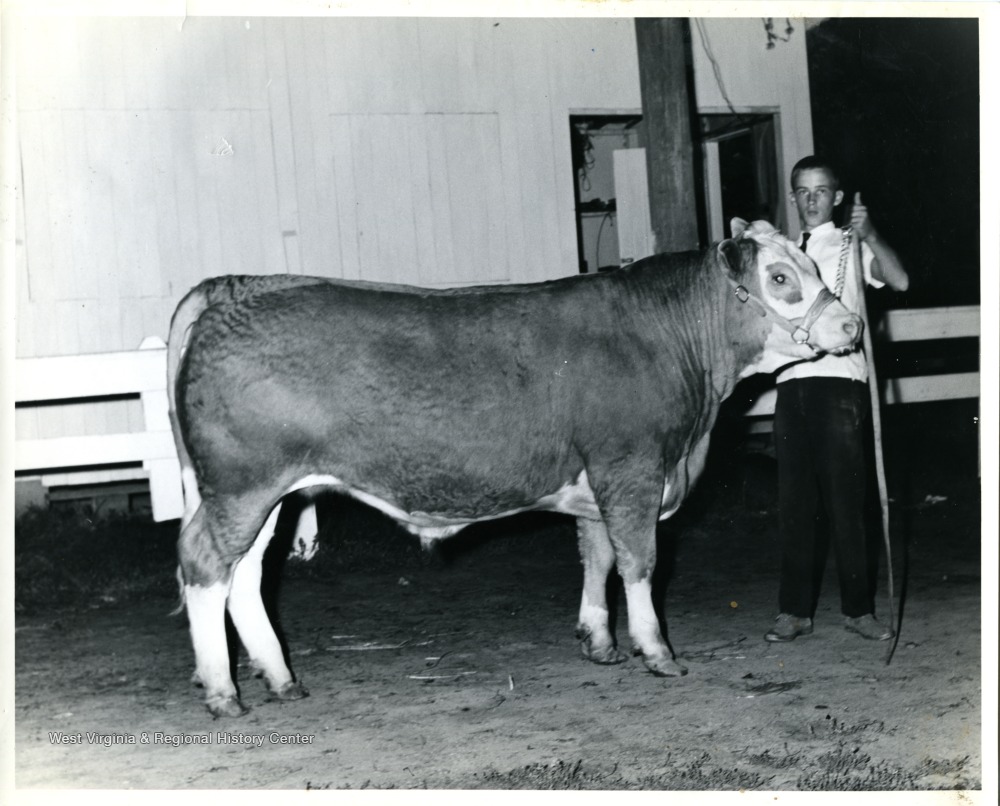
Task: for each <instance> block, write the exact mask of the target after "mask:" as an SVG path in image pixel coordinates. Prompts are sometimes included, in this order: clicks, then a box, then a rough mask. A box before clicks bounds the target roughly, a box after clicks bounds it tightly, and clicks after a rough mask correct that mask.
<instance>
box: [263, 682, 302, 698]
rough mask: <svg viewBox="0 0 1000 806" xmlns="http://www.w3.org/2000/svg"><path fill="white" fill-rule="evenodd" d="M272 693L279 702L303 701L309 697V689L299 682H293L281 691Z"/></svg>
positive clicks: (274, 690)
mask: <svg viewBox="0 0 1000 806" xmlns="http://www.w3.org/2000/svg"><path fill="white" fill-rule="evenodd" d="M271 693H272V694H273V695H274V696H275V697H276V698H277V699H279V700H301V699H302V698H303V697H308V696H309V689H307V688H306V687H305V686H303V685H302V684H301V683H300V682H299V681H298V680H291V681H289V682H288V683H285V685H283V686H282V687H281V688H279V689H272V690H271Z"/></svg>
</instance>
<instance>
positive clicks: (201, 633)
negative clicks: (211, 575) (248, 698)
mask: <svg viewBox="0 0 1000 806" xmlns="http://www.w3.org/2000/svg"><path fill="white" fill-rule="evenodd" d="M228 595H229V584H228V583H227V582H216V583H215V584H213V585H209V586H208V587H202V586H200V585H185V586H184V603H185V606H186V607H187V614H188V622H189V623H190V628H191V643H192V644H193V646H194V658H195V669H196V672H195V673H196V674H197V675H198V679H199V680H200V681H201V683H202V685H203V686H205V695H206V696H205V698H206V700H207V701H208V703H209V707H211V705H212V703H213V702H223V701H225V700H229V699H231V698H232V699H235V697H236V686H234V685H233V679H232V677H230V675H229V645H228V643H227V641H226V597H227V596H228Z"/></svg>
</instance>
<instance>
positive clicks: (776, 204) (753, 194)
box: [698, 113, 787, 241]
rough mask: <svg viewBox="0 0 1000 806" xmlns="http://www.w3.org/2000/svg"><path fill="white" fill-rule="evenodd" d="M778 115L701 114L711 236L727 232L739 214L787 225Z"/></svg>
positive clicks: (781, 226)
mask: <svg viewBox="0 0 1000 806" xmlns="http://www.w3.org/2000/svg"><path fill="white" fill-rule="evenodd" d="M775 118H776V115H774V114H766V113H765V114H761V113H746V114H703V115H699V116H698V128H699V139H700V141H701V150H702V160H703V165H704V186H705V205H706V207H707V208H708V209H707V210H706V213H707V215H706V220H707V221H708V235H709V240H711V241H718V240H721V239H723V238H726V237H728V236H729V235H730V234H731V233H730V231H729V222H730V221H731V220H732V219H733V218H736V217H739V218H743V219H746V220H747V221H754V220H756V219H763V220H765V221H770V222H771V223H772V224H774V225H775V226H776V227H777V228H778V229H780V230H787V221H786V220H785V205H784V202H783V199H782V195H783V194H782V192H781V189H782V187H783V182H782V177H781V176H780V174H779V171H778V165H779V160H778V143H777V135H776V125H775V124H776V121H775Z"/></svg>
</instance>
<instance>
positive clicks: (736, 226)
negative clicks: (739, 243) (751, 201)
mask: <svg viewBox="0 0 1000 806" xmlns="http://www.w3.org/2000/svg"><path fill="white" fill-rule="evenodd" d="M749 226H750V224H748V223H747V222H746V221H744V220H743V219H742V218H734V219H733V220H732V221H730V222H729V229H730V230H732V233H733V237H734V238H739V237H740V236H741V235H742V234H743V233H744V232H745V231H746V228H747V227H749Z"/></svg>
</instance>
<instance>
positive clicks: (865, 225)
mask: <svg viewBox="0 0 1000 806" xmlns="http://www.w3.org/2000/svg"><path fill="white" fill-rule="evenodd" d="M851 227H852V228H853V229H854V231H855V232H857V233H858V237H859V238H860V239H861V240H862V241H867V240H868V239H869V238H870V237H871V236H873V235H875V227H873V226H872V222H871V219H870V218H868V208H867V207H865V205H864V204H863V203H862V201H861V192H860V191H859V192H857V193H855V194H854V205H853V206H852V207H851Z"/></svg>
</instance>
